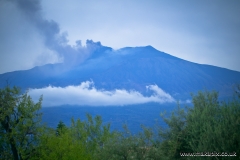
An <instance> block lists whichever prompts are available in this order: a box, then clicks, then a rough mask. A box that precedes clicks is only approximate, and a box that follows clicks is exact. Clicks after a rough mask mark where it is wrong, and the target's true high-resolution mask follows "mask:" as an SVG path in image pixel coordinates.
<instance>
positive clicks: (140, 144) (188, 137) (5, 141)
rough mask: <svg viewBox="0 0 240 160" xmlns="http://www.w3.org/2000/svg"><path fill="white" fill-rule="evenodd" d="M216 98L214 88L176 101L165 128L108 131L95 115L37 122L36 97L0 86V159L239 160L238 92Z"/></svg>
mask: <svg viewBox="0 0 240 160" xmlns="http://www.w3.org/2000/svg"><path fill="white" fill-rule="evenodd" d="M239 89H240V87H238V90H237V92H236V93H237V94H236V96H234V98H233V99H232V100H229V101H224V102H221V101H219V100H218V93H217V92H207V91H205V92H199V93H198V94H196V95H192V104H193V106H190V107H185V108H184V107H180V105H179V104H178V105H177V108H176V110H175V111H173V112H172V114H171V115H170V116H168V117H166V116H165V115H164V114H161V116H162V118H163V119H164V121H165V123H166V124H167V125H168V128H167V129H164V128H161V126H156V127H155V128H147V127H145V126H142V132H140V133H138V134H135V135H133V134H132V133H131V132H130V131H129V130H128V128H127V126H124V131H122V132H118V131H113V132H112V131H110V125H109V124H107V125H103V123H102V119H101V117H100V116H96V117H92V116H91V115H89V114H87V115H86V116H87V120H85V121H82V120H80V119H77V120H74V119H72V122H71V125H70V126H66V125H65V124H64V123H63V122H62V121H60V122H59V124H58V126H57V128H56V129H53V128H49V127H46V126H43V125H41V113H39V110H40V108H41V101H42V98H41V97H40V99H39V102H38V103H34V102H33V101H32V100H31V97H30V96H28V95H27V93H25V94H20V90H19V89H18V88H16V87H14V88H10V87H8V86H7V87H6V88H5V89H1V90H0V121H1V124H0V159H14V160H20V159H24V160H25V159H42V160H45V159H51V160H52V159H63V160H65V159H66V160H74V159H86V160H90V159H96V160H98V159H99V160H102V159H109V160H111V159H112V160H118V159H119V160H127V159H136V160H154V159H189V158H191V157H190V155H188V156H183V154H187V153H192V155H194V154H195V155H196V154H202V153H203V154H205V152H210V154H211V153H212V152H215V153H219V154H222V153H223V152H224V154H225V152H226V154H232V155H237V156H233V157H231V159H240V156H239V155H240V135H239V133H240V94H239ZM198 158H200V159H202V158H204V159H206V158H209V159H228V158H229V157H224V156H216V155H215V156H205V157H202V156H195V157H194V159H198Z"/></svg>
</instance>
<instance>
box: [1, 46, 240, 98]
mask: <svg viewBox="0 0 240 160" xmlns="http://www.w3.org/2000/svg"><path fill="white" fill-rule="evenodd" d="M84 81H93V82H94V86H95V87H96V88H99V89H105V90H114V89H126V90H135V91H138V92H140V93H142V94H143V95H147V94H148V92H147V91H146V86H148V85H152V84H155V85H157V86H158V87H160V88H161V89H162V90H164V91H165V92H167V93H169V94H170V95H171V96H172V97H174V98H175V99H182V98H184V99H185V98H187V97H189V95H190V93H191V92H197V91H199V90H204V89H206V90H216V91H219V92H220V96H221V97H229V96H232V93H233V90H232V89H233V85H235V84H239V83H240V72H237V71H233V70H229V69H225V68H220V67H215V66H211V65H204V64H197V63H193V62H189V61H186V60H183V59H180V58H177V57H174V56H171V55H170V54H167V53H164V52H161V51H158V50H156V49H155V48H153V47H152V46H144V47H126V48H122V49H119V50H113V49H112V48H110V47H105V46H102V45H101V44H99V43H98V44H96V47H95V49H94V50H92V52H91V53H90V54H89V56H88V57H86V58H85V59H84V61H83V62H81V63H71V62H68V63H58V64H47V65H43V66H37V67H34V68H32V69H29V70H21V71H14V72H8V73H4V74H0V87H1V88H3V87H4V86H5V85H6V82H8V83H9V84H10V85H16V86H19V87H21V88H22V89H24V90H25V89H28V88H43V87H47V86H49V85H51V86H58V87H66V86H69V85H79V84H80V83H81V82H84Z"/></svg>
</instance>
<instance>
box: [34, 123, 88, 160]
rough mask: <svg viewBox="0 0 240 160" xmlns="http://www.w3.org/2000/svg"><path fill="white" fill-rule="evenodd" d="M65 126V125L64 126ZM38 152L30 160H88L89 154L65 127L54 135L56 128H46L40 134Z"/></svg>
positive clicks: (82, 144)
mask: <svg viewBox="0 0 240 160" xmlns="http://www.w3.org/2000/svg"><path fill="white" fill-rule="evenodd" d="M66 128H67V127H66ZM37 150H38V152H37V154H35V155H34V156H32V157H31V160H46V159H51V160H52V159H53V160H55V159H56V160H57V159H61V160H90V159H91V155H90V154H89V153H88V151H87V150H86V146H85V145H84V143H83V142H82V141H79V140H76V139H75V137H73V136H72V131H71V130H70V129H69V128H67V129H66V130H64V132H60V134H59V135H56V130H54V129H52V128H46V130H45V134H43V135H42V136H41V143H40V144H39V146H38V148H37Z"/></svg>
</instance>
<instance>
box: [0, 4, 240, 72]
mask: <svg viewBox="0 0 240 160" xmlns="http://www.w3.org/2000/svg"><path fill="white" fill-rule="evenodd" d="M239 15H240V1H239V0H227V1H226V0H194V1H193V0H181V1H179V0H148V1H146V0H104V1H99V0H85V1H83V0H68V1H59V0H42V1H40V0H0V51H1V52H0V73H4V72H9V71H14V70H20V69H29V68H32V67H34V66H36V65H43V64H46V63H56V62H62V61H64V60H66V59H68V55H70V54H75V55H76V54H79V53H80V52H79V51H76V47H77V46H78V45H77V44H76V43H75V41H77V40H81V41H82V44H83V45H85V41H86V40H87V39H92V40H93V41H100V42H101V43H102V45H104V46H109V47H112V48H114V49H119V48H122V47H126V46H132V47H134V46H146V45H151V46H153V47H154V48H156V49H158V50H160V51H164V52H166V53H169V54H171V55H174V56H177V57H180V58H183V59H186V60H189V61H192V62H197V63H201V64H211V65H215V66H220V67H224V68H228V69H232V70H238V71H240V63H239V60H240V44H239V43H240V18H239ZM73 57H74V56H73ZM80 57H81V56H80ZM70 60H71V58H70Z"/></svg>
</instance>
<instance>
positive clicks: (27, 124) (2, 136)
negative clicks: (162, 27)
mask: <svg viewBox="0 0 240 160" xmlns="http://www.w3.org/2000/svg"><path fill="white" fill-rule="evenodd" d="M41 102H42V97H40V99H39V102H37V103H34V102H33V101H32V99H31V97H30V96H29V95H27V93H24V94H21V92H20V89H19V88H17V87H13V88H10V87H9V86H7V87H6V88H4V89H0V122H1V123H0V159H14V160H20V159H29V158H30V157H31V156H32V155H33V154H35V152H36V150H35V148H36V146H37V144H38V142H39V137H40V134H41V129H42V128H41V124H40V122H41V113H40V112H39V110H40V108H41Z"/></svg>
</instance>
